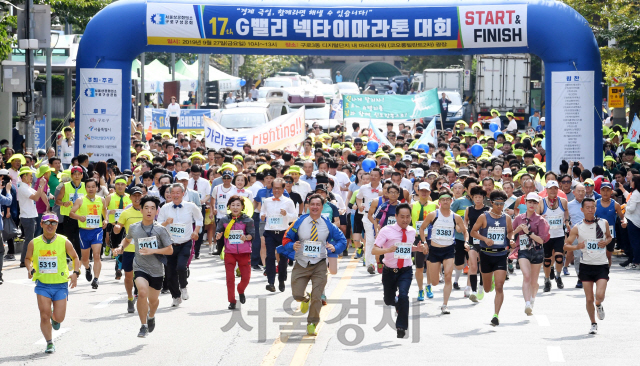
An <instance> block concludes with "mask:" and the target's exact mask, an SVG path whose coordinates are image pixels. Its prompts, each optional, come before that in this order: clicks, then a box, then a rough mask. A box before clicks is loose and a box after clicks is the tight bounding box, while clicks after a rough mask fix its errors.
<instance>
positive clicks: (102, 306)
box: [93, 296, 125, 309]
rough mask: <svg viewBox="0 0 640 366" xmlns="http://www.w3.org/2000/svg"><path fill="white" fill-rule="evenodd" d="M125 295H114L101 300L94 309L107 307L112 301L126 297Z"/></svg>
mask: <svg viewBox="0 0 640 366" xmlns="http://www.w3.org/2000/svg"><path fill="white" fill-rule="evenodd" d="M124 298H125V296H114V297H110V298H108V299H106V300H104V301H102V302H100V303H99V304H97V305H96V306H94V307H93V308H94V309H104V308H106V307H108V306H109V305H110V304H111V303H112V302H114V301H116V300H120V299H124Z"/></svg>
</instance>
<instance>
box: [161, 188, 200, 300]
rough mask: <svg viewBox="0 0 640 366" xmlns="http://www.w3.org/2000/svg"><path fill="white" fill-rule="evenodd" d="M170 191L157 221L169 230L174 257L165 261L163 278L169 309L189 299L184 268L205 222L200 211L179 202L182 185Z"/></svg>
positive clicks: (192, 205)
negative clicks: (166, 284)
mask: <svg viewBox="0 0 640 366" xmlns="http://www.w3.org/2000/svg"><path fill="white" fill-rule="evenodd" d="M170 189H171V199H172V202H167V203H166V204H165V205H164V206H162V208H161V209H160V213H159V214H158V219H157V221H158V222H159V223H160V224H161V225H162V226H164V227H166V228H167V229H168V230H169V235H170V236H171V241H172V242H173V254H172V255H171V256H169V257H168V258H167V273H166V274H165V276H166V277H167V283H168V284H169V290H170V291H171V297H172V298H173V304H172V305H171V306H173V307H177V306H179V305H180V304H181V303H182V301H183V300H188V299H189V293H188V292H187V284H188V283H187V264H188V262H189V256H190V255H191V248H192V246H193V242H194V241H195V240H196V239H198V232H199V231H200V228H201V227H202V224H203V221H204V220H203V217H202V211H201V210H200V207H198V206H196V205H195V204H193V203H191V202H185V201H183V200H182V198H183V196H184V192H185V188H184V186H183V185H182V184H181V183H174V184H172V185H171V187H170ZM194 223H195V228H194V227H193V224H194Z"/></svg>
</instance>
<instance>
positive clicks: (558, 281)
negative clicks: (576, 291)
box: [556, 276, 564, 289]
mask: <svg viewBox="0 0 640 366" xmlns="http://www.w3.org/2000/svg"><path fill="white" fill-rule="evenodd" d="M556 286H558V288H559V289H563V288H564V283H562V278H561V277H560V276H557V277H556Z"/></svg>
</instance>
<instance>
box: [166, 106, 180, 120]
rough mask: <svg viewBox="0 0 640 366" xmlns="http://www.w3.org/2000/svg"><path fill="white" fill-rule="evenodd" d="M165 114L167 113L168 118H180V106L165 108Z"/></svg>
mask: <svg viewBox="0 0 640 366" xmlns="http://www.w3.org/2000/svg"><path fill="white" fill-rule="evenodd" d="M167 112H168V113H169V117H180V104H178V103H171V104H169V106H168V107H167Z"/></svg>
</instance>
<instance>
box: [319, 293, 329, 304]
mask: <svg viewBox="0 0 640 366" xmlns="http://www.w3.org/2000/svg"><path fill="white" fill-rule="evenodd" d="M320 301H322V306H325V305H327V296H326V295H325V294H322V295H321V296H320Z"/></svg>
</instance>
